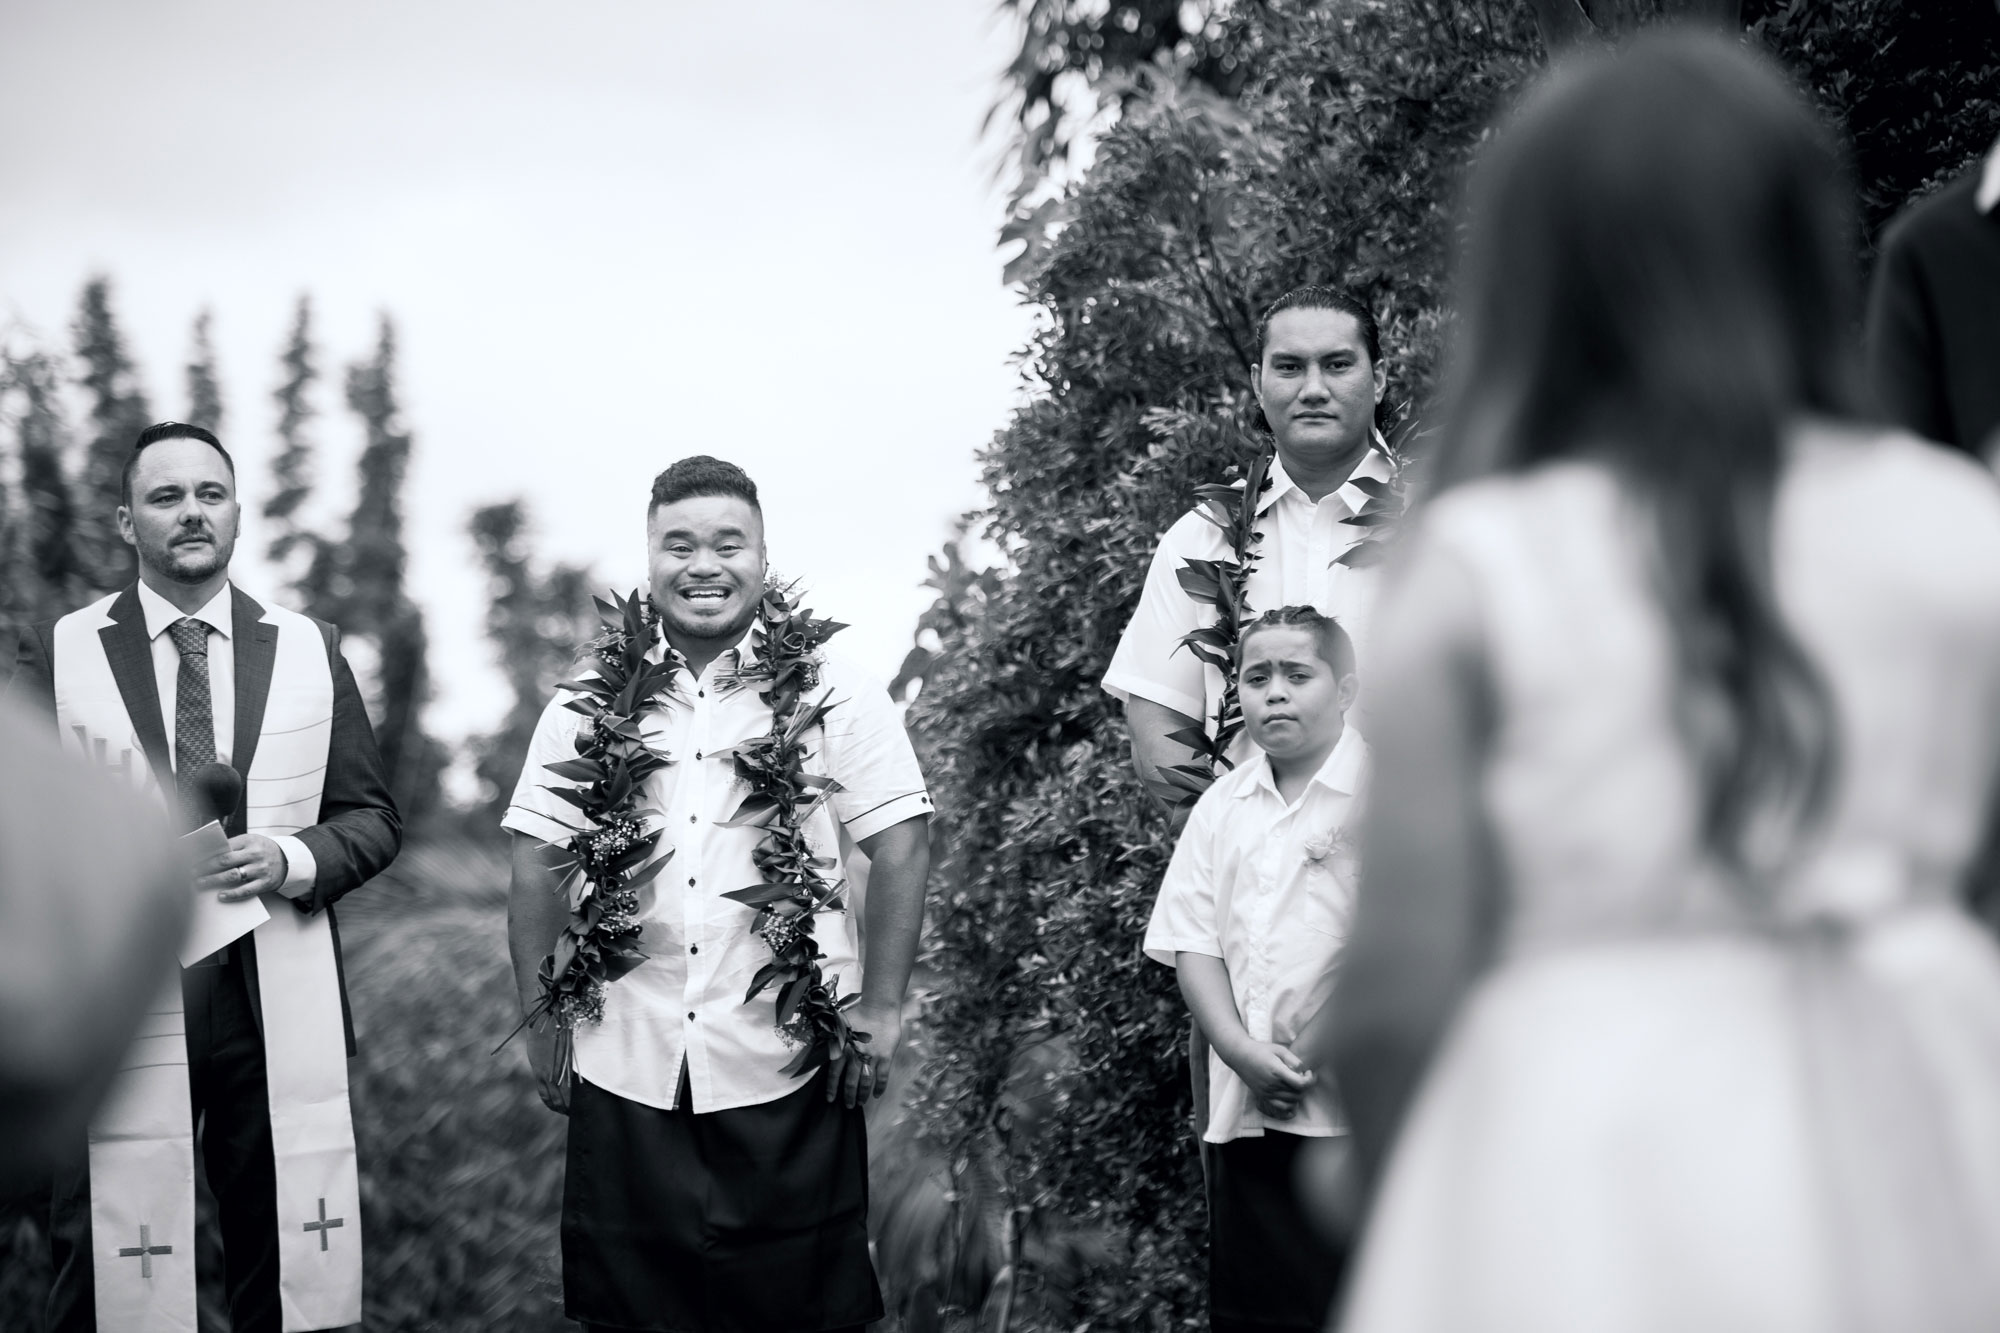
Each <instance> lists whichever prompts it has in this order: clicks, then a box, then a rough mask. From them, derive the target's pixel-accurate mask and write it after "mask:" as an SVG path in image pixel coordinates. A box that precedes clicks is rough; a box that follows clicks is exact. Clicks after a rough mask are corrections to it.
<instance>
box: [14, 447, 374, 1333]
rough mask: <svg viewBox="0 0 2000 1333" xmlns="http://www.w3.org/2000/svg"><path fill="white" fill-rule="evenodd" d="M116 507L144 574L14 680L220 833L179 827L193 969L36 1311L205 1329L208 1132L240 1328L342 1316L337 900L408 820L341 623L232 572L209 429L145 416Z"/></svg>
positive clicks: (346, 1040)
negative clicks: (198, 1229)
mask: <svg viewBox="0 0 2000 1333" xmlns="http://www.w3.org/2000/svg"><path fill="white" fill-rule="evenodd" d="M122 498H123V503H122V504H121V505H120V506H119V508H118V516H117V517H118V529H119V533H120V535H121V536H122V537H123V538H124V539H125V541H126V543H127V544H129V545H130V546H132V547H133V548H135V550H136V552H137V554H138V564H139V578H138V581H137V582H136V583H134V584H132V585H130V586H128V587H126V588H125V589H123V590H122V591H120V592H116V593H113V594H111V595H110V596H108V597H105V598H103V599H102V600H100V601H98V602H96V603H93V604H92V605H90V606H87V607H84V608H83V609H82V610H80V611H73V612H71V613H70V614H69V615H66V616H64V617H62V618H61V619H59V620H55V621H51V622H48V623H45V624H41V625H36V626H34V627H33V628H32V629H31V630H30V631H29V632H28V634H27V635H26V636H25V637H24V638H23V640H22V642H21V645H20V649H19V658H18V661H17V664H16V671H15V674H14V681H13V686H12V688H13V689H15V690H19V691H21V692H22V693H24V694H26V695H28V696H30V697H33V698H35V699H36V700H37V701H38V702H40V703H41V704H42V705H43V706H44V707H45V708H46V709H47V710H49V711H50V712H52V713H53V715H54V717H53V721H54V723H55V726H56V730H57V733H58V735H59V737H60V739H61V741H62V743H63V744H64V745H65V746H67V747H68V748H70V749H72V750H74V751H77V752H80V753H81V754H82V755H83V756H84V757H85V758H86V759H87V760H88V761H90V762H92V763H94V764H97V765H98V766H100V767H101V768H103V769H104V770H105V771H106V772H108V773H109V774H110V775H111V776H112V778H113V779H114V780H115V781H118V782H120V783H122V784H125V785H128V786H130V787H132V788H134V789H135V790H138V791H140V792H143V793H145V794H146V795H148V796H149V797H151V798H153V799H157V800H159V801H161V802H162V803H163V804H164V805H166V806H167V807H169V808H170V809H175V810H178V811H179V812H180V813H181V814H182V816H183V818H184V819H185V821H186V823H187V824H188V825H189V826H191V827H192V826H195V825H205V824H206V823H207V821H208V820H209V819H210V818H211V816H213V817H215V818H216V819H218V820H219V821H220V823H221V825H222V827H221V828H220V829H215V828H212V827H210V828H207V829H206V831H205V835H204V833H203V832H202V831H199V830H198V831H197V832H196V833H195V834H194V835H191V836H193V837H202V836H206V837H207V844H206V846H205V847H198V846H196V847H191V848H190V853H191V856H192V858H193V859H194V860H195V861H196V863H197V864H196V865H195V867H194V868H195V872H196V879H195V882H194V886H193V891H194V895H195V900H194V910H193V914H192V923H191V925H190V928H189V932H188V934H187V935H186V936H185V937H184V939H183V941H182V943H181V945H180V956H181V963H182V966H181V968H180V974H179V976H178V977H177V978H175V979H174V980H173V981H171V982H170V983H169V984H168V985H167V987H166V988H165V989H164V992H163V993H162V994H161V995H160V996H159V997H158V999H156V1000H155V1002H154V1003H153V1005H152V1006H151V1007H150V1010H149V1012H148V1013H147V1015H146V1018H145V1019H144V1020H143V1022H142V1025H141V1027H140V1030H139V1035H138V1037H137V1039H135V1040H134V1041H133V1043H132V1045H131V1047H130V1049H129V1050H128V1051H127V1052H126V1054H125V1056H124V1059H123V1062H122V1064H121V1067H120V1069H119V1072H118V1074H117V1076H116V1078H115V1080H114V1081H113V1083H112V1086H111V1089H110V1091H109V1093H108V1094H107V1095H106V1097H105V1100H104V1102H103V1104H102V1106H101V1108H100V1109H99V1111H98V1113H97V1115H96V1116H95V1117H94V1118H93V1119H92V1121H91V1123H90V1128H89V1133H88V1144H87V1151H86V1149H85V1145H78V1151H77V1152H76V1155H75V1157H76V1160H74V1161H73V1162H69V1163H65V1164H63V1165H61V1166H60V1167H59V1168H58V1170H57V1172H56V1174H55V1178H54V1181H53V1193H52V1198H51V1205H50V1226H49V1235H50V1252H51V1259H52V1261H53V1265H54V1268H55V1281H54V1283H53V1287H52V1290H51V1292H50V1296H49V1311H48V1327H49V1328H50V1329H51V1330H61V1331H62V1333H83V1331H84V1330H88V1329H91V1328H93V1327H94V1328H98V1329H105V1330H111V1329H121V1330H122V1329H162V1330H188V1331H189V1333H192V1330H194V1329H195V1328H196V1327H197V1305H196V1295H195V1292H196V1273H195V1189H194V1172H195V1163H196V1160H197V1157H196V1152H195V1145H196V1143H197V1141H198V1142H199V1143H200V1154H199V1160H200V1162H201V1165H202V1169H203V1171H204V1173H205V1175H206V1177H207V1180H208V1183H209V1186H210V1187H211V1189H212V1190H213V1192H214V1195H215V1199H216V1211H217V1214H218V1220H219V1222H220V1224H221V1231H222V1248H223V1267H224V1271H225V1278H226V1285H227V1289H228V1298H229V1324H230V1327H231V1328H232V1329H234V1330H235V1333H279V1331H280V1330H281V1329H282V1330H284V1333H293V1331H294V1330H302V1329H326V1328H338V1327H345V1326H347V1325H350V1324H353V1323H356V1322H357V1321H359V1319H360V1318H361V1230H360V1228H361V1213H360V1203H361V1199H360V1188H359V1178H358V1175H357V1169H356V1162H355V1154H354V1128H353V1123H352V1120H351V1118H350V1115H349V1110H348V1094H347V1057H348V1056H350V1055H352V1054H353V1051H354V1036H353V1029H352V1027H351V1025H350V1024H349V1023H348V1021H347V993H346V987H345V983H344V981H343V979H342V973H341V962H340V936H339V934H338V933H337V931H336V930H335V928H334V921H333V911H332V905H333V903H334V901H335V900H336V899H338V898H340V897H341V896H342V895H343V894H345V893H347V892H348V891H349V890H351V889H354V888H356V887H358V886H359V885H361V884H362V883H364V882H366V881H367V880H368V879H370V878H371V877H373V876H374V875H375V874H377V873H378V872H379V871H381V870H382V869H383V868H384V867H386V866H387V865H388V864H389V862H390V861H391V860H393V859H394V858H395V855H396V852H397V849H398V847H399V846H400V844H401V840H402V823H401V820H400V818H399V817H398V815H397V813H396V808H395V805H394V803H393V802H392V800H391V799H390V795H389V789H388V784H387V782H386V780H385V774H384V769H383V765H382V759H381V756H380V754H379V753H378V752H377V750H376V747H375V737H374V733H373V732H372V731H371V730H370V728H369V723H368V714H367V712H366V710H365V708H364V706H363V704H362V700H361V694H360V691H359V690H358V689H357V688H356V686H355V683H354V676H353V674H352V673H351V672H350V671H349V670H348V667H347V663H346V661H345V660H344V659H343V658H342V656H341V653H340V634H339V631H338V630H336V629H335V628H334V627H333V626H332V625H329V624H327V623H326V622H324V621H320V620H314V619H311V618H309V617H307V616H302V615H298V614H296V613H294V612H291V611H286V610H283V609H281V608H279V607H275V606H270V607H267V606H264V605H262V604H260V603H259V602H257V601H256V600H255V599H253V598H251V597H250V596H249V595H248V594H246V593H245V592H244V591H243V590H242V589H240V588H238V587H236V586H235V585H234V584H233V583H232V581H231V579H230V572H229V564H230V557H231V554H232V553H233V551H234V549H235V545H236V535H237V520H238V517H239V507H238V503H237V498H236V465H235V463H234V462H232V461H231V459H230V457H229V454H228V453H227V451H225V450H224V449H223V447H222V444H221V442H220V441H219V440H218V439H217V438H216V436H215V435H214V433H213V432H211V431H209V430H206V429H204V428H203V427H200V426H191V425H187V424H184V423H181V422H161V423H160V424H158V425H155V426H149V427H147V428H146V429H145V430H144V431H142V432H141V433H140V435H139V437H138V440H137V442H136V443H135V444H134V446H133V450H132V455H131V458H130V459H129V461H128V462H127V463H126V465H125V473H124V479H123V496H122ZM230 770H233V771H234V777H231V776H230V773H229V771H230ZM215 779H219V780H220V781H221V782H222V784H223V787H224V792H223V794H220V795H218V794H217V792H216V789H215V788H213V787H211V786H209V785H208V781H209V780H215ZM219 806H227V807H229V808H217V807H219ZM74 854H76V855H80V856H83V857H88V856H90V855H91V849H90V848H89V847H88V846H84V847H79V848H76V849H74Z"/></svg>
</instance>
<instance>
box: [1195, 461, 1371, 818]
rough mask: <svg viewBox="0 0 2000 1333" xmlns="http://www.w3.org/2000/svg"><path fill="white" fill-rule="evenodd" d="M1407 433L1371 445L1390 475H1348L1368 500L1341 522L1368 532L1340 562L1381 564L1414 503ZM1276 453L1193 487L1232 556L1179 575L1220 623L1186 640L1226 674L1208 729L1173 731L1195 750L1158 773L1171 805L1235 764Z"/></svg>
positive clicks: (1355, 565)
mask: <svg viewBox="0 0 2000 1333" xmlns="http://www.w3.org/2000/svg"><path fill="white" fill-rule="evenodd" d="M1404 434H1405V433H1404V432H1403V431H1397V432H1395V436H1396V438H1395V441H1394V442H1393V443H1392V442H1391V440H1390V438H1389V437H1386V436H1384V435H1381V434H1379V433H1378V434H1377V435H1376V437H1375V439H1374V441H1373V447H1374V448H1375V449H1376V450H1377V451H1378V452H1379V453H1381V455H1382V456H1383V458H1384V459H1386V460H1387V461H1388V464H1389V476H1388V478H1387V479H1386V480H1385V479H1382V478H1377V477H1350V478H1349V479H1348V484H1349V485H1351V486H1353V487H1354V488H1355V489H1356V490H1358V491H1360V492H1361V493H1362V494H1363V495H1364V496H1366V497H1367V499H1366V500H1365V501H1364V502H1363V503H1362V506H1361V510H1360V512H1359V513H1356V514H1353V515H1351V516H1350V517H1348V518H1345V519H1342V520H1341V521H1342V522H1343V523H1347V524H1351V525H1353V526H1355V527H1359V528H1361V529H1363V532H1362V535H1361V537H1360V539H1359V540H1357V541H1356V542H1355V543H1354V545H1353V546H1351V547H1349V548H1348V549H1347V551H1346V552H1345V553H1344V554H1342V555H1341V556H1340V557H1339V560H1338V561H1337V563H1339V564H1343V565H1347V566H1349V567H1351V568H1354V569H1365V568H1367V567H1369V566H1371V565H1374V564H1377V563H1379V562H1380V561H1381V559H1382V554H1383V549H1384V544H1385V543H1386V541H1387V538H1388V535H1389V533H1390V531H1391V530H1392V528H1393V525H1394V524H1395V522H1396V520H1397V519H1398V518H1400V517H1402V514H1403V510H1404V509H1405V507H1406V506H1407V504H1408V484H1407V482H1406V480H1405V478H1404V468H1405V466H1406V463H1407V456H1406V453H1405V446H1406V444H1407V441H1406V440H1405V439H1404ZM1275 457H1276V449H1275V448H1274V447H1273V445H1271V444H1269V443H1267V444H1265V445H1263V446H1262V447H1261V448H1259V449H1258V451H1257V454H1256V456H1255V457H1254V458H1252V460H1251V462H1250V468H1249V471H1248V472H1246V473H1245V474H1244V477H1243V480H1242V482H1240V483H1235V482H1211V483H1209V484H1207V485H1204V486H1200V487H1198V488H1196V490H1195V511H1196V512H1197V513H1199V514H1200V515H1201V516H1202V517H1203V518H1205V519H1207V520H1208V521H1209V522H1210V523H1213V524H1214V525H1215V526H1216V528H1217V529H1218V530H1220V532H1221V533H1222V540H1223V546H1224V549H1225V551H1226V552H1227V554H1225V555H1224V556H1222V557H1221V558H1220V559H1216V560H1201V559H1189V560H1186V561H1183V562H1182V564H1181V567H1180V569H1178V570H1177V571H1175V574H1176V576H1177V577H1178V578H1179V579H1180V585H1181V588H1182V590H1183V591H1184V592H1186V593H1187V595H1188V596H1189V597H1190V598H1192V599H1193V600H1194V601H1197V602H1200V603H1202V604H1203V605H1205V606H1212V607H1214V608H1215V610H1216V615H1215V620H1214V621H1213V622H1212V623H1211V624H1207V625H1202V626H1200V627H1198V628H1196V629H1193V630H1190V631H1189V632H1188V633H1186V634H1185V635H1183V636H1181V646H1183V647H1185V648H1186V649H1187V650H1188V651H1189V652H1191V653H1193V654H1194V655H1195V657H1196V658H1198V659H1199V660H1200V661H1202V662H1203V663H1205V664H1207V665H1209V666H1212V667H1215V668H1216V669H1217V670H1219V671H1221V672H1222V681H1223V687H1222V695H1221V697H1220V698H1218V699H1217V700H1216V701H1215V713H1214V716H1213V717H1212V718H1210V719H1209V720H1208V724H1207V725H1204V726H1195V727H1182V728H1181V729H1180V730H1178V731H1174V732H1170V733H1168V736H1167V739H1168V740H1172V741H1178V742H1179V743H1180V744H1182V745H1185V746H1187V747H1188V748H1189V749H1190V750H1193V751H1194V757H1193V758H1192V759H1191V760H1189V761H1188V762H1187V763H1184V764H1174V765H1171V766H1168V767H1165V768H1162V769H1160V770H1159V779H1158V781H1159V783H1160V785H1161V786H1162V787H1164V788H1165V794H1166V796H1167V799H1168V801H1169V803H1170V804H1172V805H1176V806H1180V805H1192V804H1194V802H1195V801H1197V800H1199V799H1200V797H1201V794H1202V793H1203V792H1205V791H1207V790H1208V789H1209V788H1210V787H1211V786H1213V785H1214V783H1215V779H1216V778H1217V777H1218V776H1220V775H1221V774H1222V773H1223V772H1225V771H1227V770H1228V769H1229V768H1231V767H1232V766H1233V765H1232V764H1231V762H1230V759H1229V748H1230V746H1231V745H1233V744H1234V743H1235V740H1236V738H1237V736H1239V735H1241V734H1242V731H1243V706H1242V703H1241V701H1240V700H1239V699H1238V697H1237V692H1236V644H1237V641H1238V640H1239V639H1240V638H1241V637H1242V633H1243V627H1244V626H1245V625H1247V624H1249V623H1250V621H1251V620H1253V619H1255V618H1256V615H1257V612H1255V611H1254V610H1252V609H1251V606H1250V597H1249V592H1250V575H1251V573H1252V571H1254V570H1255V569H1256V567H1257V560H1258V558H1259V556H1260V555H1261V552H1260V551H1258V549H1257V548H1258V546H1259V545H1260V544H1261V543H1262V542H1263V540H1264V534H1263V533H1262V532H1260V531H1258V529H1257V505H1258V501H1259V500H1261V499H1262V498H1263V495H1264V493H1265V492H1266V491H1268V490H1269V489H1270V488H1271V463H1272V460H1273V459H1274V458H1275Z"/></svg>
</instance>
